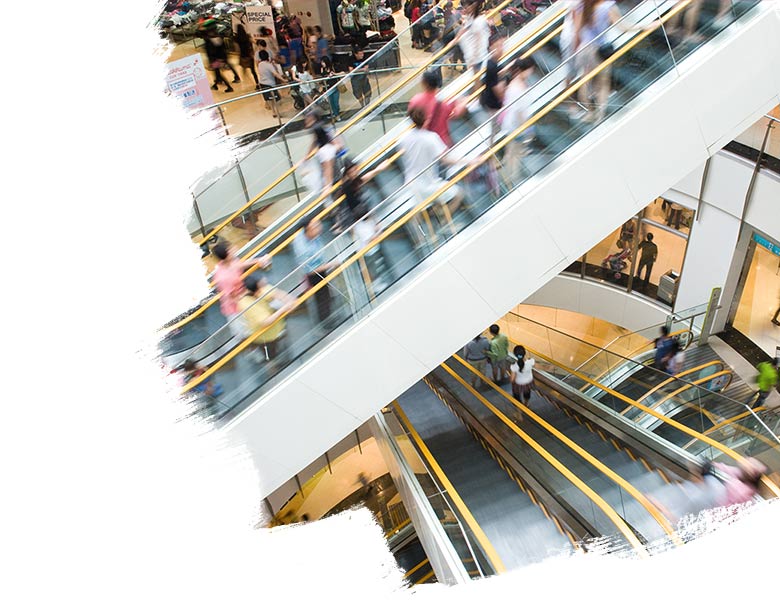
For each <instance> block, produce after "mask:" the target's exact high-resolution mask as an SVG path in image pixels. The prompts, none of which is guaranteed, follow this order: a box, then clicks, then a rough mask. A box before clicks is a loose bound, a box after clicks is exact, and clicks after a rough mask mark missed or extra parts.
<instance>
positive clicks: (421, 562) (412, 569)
mask: <svg viewBox="0 0 780 600" xmlns="http://www.w3.org/2000/svg"><path fill="white" fill-rule="evenodd" d="M427 562H428V558H427V557H426V558H424V559H422V561H420V562H419V563H417V564H416V565H414V566H413V567H412V568H411V569H409V570H408V571H407V572H406V576H407V577H409V575H412V574H414V573H416V572H417V571H418V570H419V569H420V567H422V566H423V565H424V564H425V563H427Z"/></svg>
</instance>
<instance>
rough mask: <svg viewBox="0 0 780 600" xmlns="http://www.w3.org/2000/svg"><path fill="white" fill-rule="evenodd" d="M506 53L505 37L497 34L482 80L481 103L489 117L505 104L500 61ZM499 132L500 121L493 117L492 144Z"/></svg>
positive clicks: (491, 44)
mask: <svg viewBox="0 0 780 600" xmlns="http://www.w3.org/2000/svg"><path fill="white" fill-rule="evenodd" d="M503 54H504V37H503V36H502V35H500V34H497V35H496V36H495V37H493V38H491V40H490V54H489V55H488V60H487V63H486V64H485V76H484V77H483V79H482V82H483V83H484V84H485V89H484V90H482V94H480V96H479V104H480V106H482V108H483V109H484V110H485V111H486V112H487V113H488V117H493V116H494V115H495V114H496V113H497V112H498V111H499V110H501V107H502V106H504V91H505V89H506V83H505V82H504V81H502V80H501V73H500V69H499V66H498V61H499V59H500V58H501V56H502V55H503ZM496 133H498V122H497V120H496V119H493V122H492V124H491V127H490V145H491V146H492V145H493V138H494V137H495V135H496Z"/></svg>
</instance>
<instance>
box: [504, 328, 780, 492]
mask: <svg viewBox="0 0 780 600" xmlns="http://www.w3.org/2000/svg"><path fill="white" fill-rule="evenodd" d="M499 322H500V323H501V325H502V330H504V331H505V332H506V334H507V336H508V337H509V338H510V340H511V342H512V343H513V344H514V343H517V344H521V345H523V346H525V347H526V349H527V350H528V351H529V352H530V353H531V354H533V355H534V356H535V357H538V358H539V359H540V361H539V362H537V365H536V367H537V368H538V369H540V370H543V371H545V372H547V373H549V374H550V375H552V376H554V377H556V378H558V379H560V380H561V381H564V382H566V383H568V384H569V385H571V386H572V387H574V388H582V387H585V386H589V387H592V388H595V389H598V390H599V391H600V394H599V395H597V396H594V398H595V400H596V401H598V402H600V403H601V404H602V405H603V406H606V407H607V408H609V409H611V410H613V411H614V412H615V413H617V414H623V416H624V417H625V421H624V422H625V423H626V425H627V426H630V427H637V428H639V429H642V430H644V431H652V432H653V433H655V434H656V435H659V436H660V437H662V438H663V439H665V440H666V441H668V442H670V443H672V444H674V445H676V446H678V447H681V448H685V449H686V450H688V451H689V452H691V453H693V454H696V455H697V456H701V457H702V458H706V459H708V460H721V461H726V462H734V461H735V460H737V459H738V458H739V455H749V456H757V457H758V458H760V459H761V460H762V461H763V462H764V463H765V464H767V466H768V467H769V468H770V469H771V470H772V471H773V472H775V473H777V472H780V438H778V436H777V434H776V432H775V431H774V430H773V428H776V427H777V424H778V423H777V419H776V418H775V417H774V416H772V417H771V419H770V420H764V419H762V417H763V415H766V414H767V413H766V412H765V411H763V410H753V409H751V408H750V407H749V406H747V405H746V404H744V403H743V402H740V401H738V400H735V399H734V398H730V397H728V396H727V395H725V394H723V393H720V392H719V391H717V388H718V386H719V385H722V384H718V383H717V382H718V380H719V378H722V377H723V376H730V372H728V371H727V370H726V369H720V371H718V370H716V371H715V372H707V373H706V374H705V373H702V372H699V373H695V372H694V374H693V380H691V375H689V376H688V377H686V378H679V377H673V376H671V375H669V374H668V373H665V372H662V371H658V370H656V369H654V368H653V367H649V366H646V365H644V364H639V363H638V364H637V365H636V367H637V372H638V371H639V370H640V369H641V370H642V371H643V373H644V374H645V375H646V376H647V378H652V379H653V380H655V381H659V382H663V386H661V387H659V388H658V389H656V390H653V389H652V386H650V388H649V389H648V386H646V385H643V378H641V377H638V376H636V375H635V376H634V378H633V381H631V382H623V383H621V384H618V385H615V386H614V387H613V386H609V385H607V384H606V383H605V381H608V380H609V376H607V377H606V378H602V379H601V380H597V379H596V378H595V377H597V376H601V375H602V373H603V372H604V371H605V370H606V372H607V373H608V374H609V373H611V372H612V370H613V369H620V368H622V366H623V365H624V364H625V363H627V362H629V363H630V362H632V361H631V359H629V358H626V357H624V356H619V355H617V354H614V353H612V352H609V351H602V352H600V353H599V354H598V356H599V357H600V359H599V362H598V363H597V364H596V363H594V365H593V366H592V367H591V368H590V369H587V370H584V371H583V370H580V371H575V368H576V367H578V366H579V365H578V363H577V362H576V360H572V358H571V357H572V354H571V348H572V345H573V344H575V343H576V342H577V340H576V338H573V336H570V335H568V334H566V333H563V332H560V331H557V330H554V329H552V328H549V327H548V328H547V330H546V331H545V332H543V333H541V332H540V330H539V328H540V325H539V324H538V323H535V322H530V321H528V320H527V319H526V318H525V317H522V316H520V315H516V314H513V313H509V314H507V315H506V316H505V317H503V318H502V319H501V320H500V321H499ZM579 344H583V345H586V346H591V345H590V344H588V343H587V342H583V341H579ZM587 351H588V352H591V351H592V348H588V350H587ZM702 371H703V370H702ZM696 382H698V383H696ZM710 386H713V387H715V389H712V388H711V387H710ZM648 391H650V393H648ZM778 493H780V489H778Z"/></svg>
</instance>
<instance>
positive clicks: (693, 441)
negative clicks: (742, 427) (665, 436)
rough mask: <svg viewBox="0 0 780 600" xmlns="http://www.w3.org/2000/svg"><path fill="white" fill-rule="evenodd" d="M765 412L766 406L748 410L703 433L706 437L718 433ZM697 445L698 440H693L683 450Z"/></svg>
mask: <svg viewBox="0 0 780 600" xmlns="http://www.w3.org/2000/svg"><path fill="white" fill-rule="evenodd" d="M763 410H767V408H766V406H759V407H757V408H754V409H752V411H750V410H746V411H745V412H741V413H739V414H738V415H734V416H733V417H729V418H728V419H724V420H723V421H721V422H720V423H717V424H714V425H713V426H712V427H710V428H709V429H707V430H705V431H704V432H703V433H704V435H707V434H710V433H712V432H713V431H717V430H718V429H721V428H722V427H726V426H727V425H731V424H732V423H735V422H736V421H741V420H742V419H744V418H745V417H749V416H750V415H752V414H754V413H758V412H761V411H763ZM695 443H696V440H691V441H690V442H687V443H686V444H685V445H684V446H683V447H682V448H683V450H687V449H688V448H689V447H690V446H692V445H693V444H695Z"/></svg>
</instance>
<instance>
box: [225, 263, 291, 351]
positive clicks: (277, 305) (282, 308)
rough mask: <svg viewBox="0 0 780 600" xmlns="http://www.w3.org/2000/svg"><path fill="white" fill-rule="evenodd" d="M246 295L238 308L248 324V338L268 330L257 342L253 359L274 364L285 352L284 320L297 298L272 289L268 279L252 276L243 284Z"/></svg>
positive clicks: (254, 341) (285, 324)
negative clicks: (272, 361)
mask: <svg viewBox="0 0 780 600" xmlns="http://www.w3.org/2000/svg"><path fill="white" fill-rule="evenodd" d="M244 286H245V287H246V294H245V295H244V296H243V297H242V298H241V299H240V300H239V301H238V308H239V309H240V310H241V311H242V313H243V314H242V317H243V318H244V323H245V324H246V328H247V333H248V335H252V334H253V333H256V332H258V331H261V330H263V329H266V328H268V329H267V330H266V331H264V332H263V333H262V334H260V336H258V337H257V338H256V339H254V340H252V345H253V346H254V349H253V351H252V352H251V356H252V357H253V359H254V360H255V361H256V362H258V363H261V362H266V361H271V360H273V359H274V358H276V357H277V356H278V355H279V353H280V352H281V350H282V343H283V339H284V336H285V335H286V333H287V329H286V327H287V323H286V320H285V318H284V316H285V315H286V314H287V313H289V312H290V311H291V310H292V309H293V307H294V306H295V298H294V297H292V296H290V295H289V294H285V293H284V292H282V291H281V290H279V289H278V288H275V287H273V286H271V285H269V283H268V280H267V279H266V278H265V277H255V276H254V275H250V276H249V277H247V278H246V279H245V280H244Z"/></svg>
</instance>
